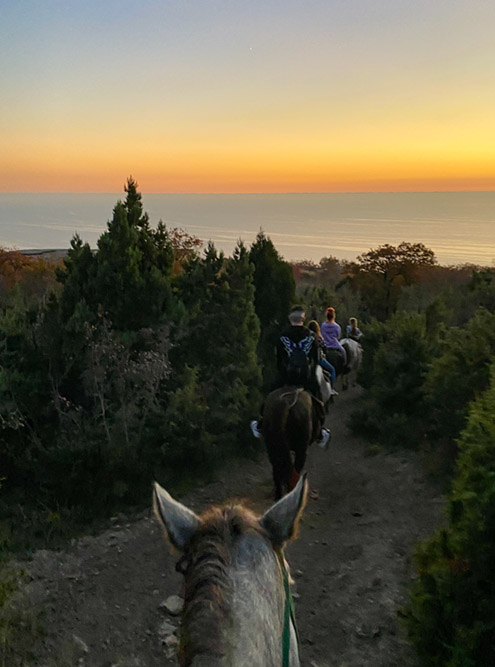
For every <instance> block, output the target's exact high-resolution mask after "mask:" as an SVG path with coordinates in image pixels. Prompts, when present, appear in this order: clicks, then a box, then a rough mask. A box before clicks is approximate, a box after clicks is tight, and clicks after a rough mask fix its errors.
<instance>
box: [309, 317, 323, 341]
mask: <svg viewBox="0 0 495 667" xmlns="http://www.w3.org/2000/svg"><path fill="white" fill-rule="evenodd" d="M308 329H309V330H310V331H313V333H315V334H316V335H317V337H318V338H321V330H320V325H319V324H318V322H317V321H316V320H311V322H308Z"/></svg>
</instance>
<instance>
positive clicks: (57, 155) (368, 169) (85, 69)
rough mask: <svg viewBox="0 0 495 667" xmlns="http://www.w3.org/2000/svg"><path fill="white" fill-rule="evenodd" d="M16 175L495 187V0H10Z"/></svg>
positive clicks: (0, 138)
mask: <svg viewBox="0 0 495 667" xmlns="http://www.w3.org/2000/svg"><path fill="white" fill-rule="evenodd" d="M0 16H1V21H0V44H1V47H0V90H1V91H2V92H1V95H0V191H3V192H121V191H122V187H123V184H124V182H125V180H126V178H127V177H128V176H129V175H132V176H133V177H134V178H136V180H137V181H138V183H139V187H140V190H141V191H142V192H181V193H183V192H211V193H217V192H218V193H220V192H375V191H382V192H389V191H456V190H495V39H494V35H495V2H493V0H300V1H299V0H297V1H296V0H153V1H151V0H140V2H136V0H132V2H131V1H128V0H103V1H102V0H43V2H39V0H0Z"/></svg>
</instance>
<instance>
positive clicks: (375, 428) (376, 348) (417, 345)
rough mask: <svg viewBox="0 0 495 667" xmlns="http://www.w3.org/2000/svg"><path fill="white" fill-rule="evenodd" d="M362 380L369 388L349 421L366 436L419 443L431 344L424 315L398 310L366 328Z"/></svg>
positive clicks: (396, 443)
mask: <svg viewBox="0 0 495 667" xmlns="http://www.w3.org/2000/svg"><path fill="white" fill-rule="evenodd" d="M363 344H364V363H363V369H362V372H361V374H360V381H361V383H362V384H363V386H365V387H367V388H368V391H367V392H366V394H365V395H364V397H363V398H362V400H361V401H360V402H359V404H358V408H357V409H356V410H355V411H354V413H353V415H352V417H351V426H352V427H353V429H354V430H355V431H357V432H358V433H361V434H363V435H365V436H366V437H367V438H368V439H371V440H374V441H375V440H376V441H379V442H380V443H381V444H386V445H391V446H404V445H405V446H409V447H413V446H416V445H417V444H418V442H419V441H420V440H421V438H422V434H423V430H424V424H423V415H424V409H425V406H424V403H423V395H422V387H423V383H424V378H425V376H426V372H427V369H428V362H429V358H430V347H429V345H428V340H427V338H426V334H425V318H424V316H423V315H418V314H416V313H397V314H396V315H394V316H393V317H392V318H391V319H390V320H389V321H388V322H386V323H383V324H379V323H375V324H374V325H372V326H370V327H369V328H368V329H367V331H366V338H364V339H363Z"/></svg>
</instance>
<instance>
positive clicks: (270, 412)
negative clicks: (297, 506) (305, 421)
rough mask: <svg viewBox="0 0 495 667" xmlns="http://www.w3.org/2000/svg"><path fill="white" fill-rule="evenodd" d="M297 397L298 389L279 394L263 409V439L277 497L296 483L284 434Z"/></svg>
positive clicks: (288, 446) (288, 444) (288, 445)
mask: <svg viewBox="0 0 495 667" xmlns="http://www.w3.org/2000/svg"><path fill="white" fill-rule="evenodd" d="M299 395H300V391H299V390H298V389H295V390H290V391H286V392H285V393H283V394H279V395H278V396H277V397H276V400H272V401H270V404H269V405H266V407H265V414H264V417H263V437H264V440H265V444H266V448H267V452H268V458H269V459H270V463H271V464H272V468H273V479H274V482H275V489H276V494H277V495H282V494H283V493H284V492H285V493H286V492H287V491H289V490H290V489H291V488H292V484H294V481H296V483H297V480H296V478H295V475H294V473H295V470H294V466H293V463H292V457H291V452H290V443H289V441H288V439H287V434H286V432H287V419H288V417H289V411H290V409H291V408H292V407H293V406H294V405H295V403H297V400H298V399H299ZM296 474H297V473H296Z"/></svg>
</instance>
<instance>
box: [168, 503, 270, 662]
mask: <svg viewBox="0 0 495 667" xmlns="http://www.w3.org/2000/svg"><path fill="white" fill-rule="evenodd" d="M200 520H201V521H200V527H199V529H198V531H197V532H196V534H195V536H194V538H193V539H192V540H191V543H190V544H189V546H188V548H187V551H186V553H185V559H186V562H187V569H186V572H185V599H184V613H183V619H182V630H181V649H180V658H181V665H184V666H185V667H187V666H188V665H191V664H192V661H193V659H194V658H195V657H197V656H199V655H208V656H211V657H212V658H213V657H215V658H216V659H217V660H220V661H221V659H222V657H223V656H225V655H226V651H227V646H226V641H225V630H226V627H227V626H228V624H229V622H230V609H231V605H232V598H233V586H232V581H231V578H230V576H229V569H230V568H232V566H233V564H234V559H235V555H234V553H235V548H236V544H238V542H239V540H240V539H241V537H242V536H243V535H246V534H247V533H253V532H256V533H259V534H260V535H263V536H264V533H263V529H262V528H261V526H260V524H259V522H258V519H257V518H256V516H255V515H254V514H253V513H252V512H250V511H249V510H247V509H246V508H244V507H241V506H239V505H228V506H225V507H213V508H210V509H209V510H207V511H206V512H205V513H204V514H202V515H201V516H200Z"/></svg>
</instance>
